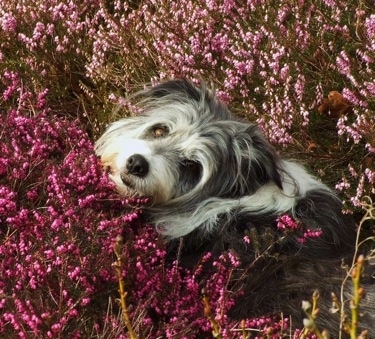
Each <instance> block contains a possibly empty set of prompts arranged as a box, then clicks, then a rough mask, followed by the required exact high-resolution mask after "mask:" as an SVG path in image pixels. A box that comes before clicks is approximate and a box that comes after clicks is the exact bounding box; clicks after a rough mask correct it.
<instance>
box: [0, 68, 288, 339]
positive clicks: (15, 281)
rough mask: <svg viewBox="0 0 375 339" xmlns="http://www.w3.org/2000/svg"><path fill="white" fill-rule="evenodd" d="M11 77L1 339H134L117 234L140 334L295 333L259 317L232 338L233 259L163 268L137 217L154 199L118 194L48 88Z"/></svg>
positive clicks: (5, 121)
mask: <svg viewBox="0 0 375 339" xmlns="http://www.w3.org/2000/svg"><path fill="white" fill-rule="evenodd" d="M9 78H10V79H11V80H12V84H11V85H9V86H8V88H7V89H6V91H7V93H9V96H8V97H7V101H9V105H8V106H9V107H10V108H9V109H8V110H7V111H5V110H4V111H2V114H1V116H0V124H1V126H2V127H1V130H0V133H1V143H0V154H1V156H0V259H1V260H0V309H1V312H0V334H1V336H4V337H16V336H17V337H20V338H29V337H39V338H40V337H43V338H48V337H50V338H57V337H60V338H67V337H69V338H81V337H84V338H86V337H92V336H93V337H95V336H97V337H103V338H105V337H108V338H113V337H117V338H121V337H124V338H125V337H127V334H126V333H127V331H126V328H125V326H124V324H123V323H122V321H121V318H120V317H119V316H118V312H119V311H118V310H119V306H118V305H117V304H116V302H115V298H116V297H117V295H118V293H117V290H116V285H117V284H116V276H115V273H114V270H113V268H112V267H111V266H112V261H113V258H114V256H113V244H114V243H115V238H116V237H117V235H119V234H120V235H121V234H122V235H123V237H124V243H125V246H124V252H123V255H124V258H125V263H124V266H123V268H122V269H123V276H124V279H125V286H126V289H127V291H128V293H129V299H128V301H129V305H130V306H129V307H130V315H131V319H132V322H133V326H134V328H135V330H136V332H137V333H138V334H139V335H141V336H143V337H146V338H156V337H159V336H164V337H167V338H176V336H178V337H180V338H191V337H195V336H199V337H206V336H207V337H210V336H211V331H212V326H213V323H214V324H217V326H219V328H220V333H221V335H222V337H223V338H227V337H236V336H237V335H238V336H241V335H242V332H244V331H245V332H248V331H250V329H252V330H257V331H260V332H259V333H262V331H263V330H264V331H268V332H269V333H271V332H270V331H272V332H273V333H279V332H280V331H282V330H284V329H286V328H287V325H288V322H287V321H283V322H282V323H279V321H278V320H273V319H268V318H264V319H263V318H262V319H258V320H246V321H244V322H243V325H242V326H243V330H242V331H240V330H238V331H237V332H233V329H235V328H236V327H239V324H238V323H237V322H233V321H232V320H230V318H228V310H229V309H230V308H231V306H233V303H234V299H233V298H234V295H233V294H232V293H230V292H229V291H228V286H229V284H230V283H229V282H230V277H231V273H232V271H233V269H234V268H235V267H237V266H238V264H239V263H238V261H237V259H236V256H235V254H232V253H224V254H223V255H222V256H221V257H220V258H219V259H218V260H214V261H213V260H211V258H210V254H209V253H208V254H207V255H206V256H205V257H204V258H202V261H201V265H200V266H199V267H198V268H197V269H195V270H194V271H189V270H186V269H182V268H180V267H179V265H178V262H177V261H176V262H166V249H165V244H164V243H163V241H161V240H158V236H157V234H156V232H155V230H154V229H153V228H152V227H150V226H147V225H141V224H140V223H139V220H138V219H139V218H138V217H139V214H140V210H139V208H138V207H136V205H137V204H138V205H139V204H142V203H146V201H144V202H143V201H142V199H141V200H140V201H139V200H138V201H129V200H127V199H123V198H121V197H119V196H118V195H116V194H115V193H114V191H113V185H112V184H111V183H110V182H109V181H108V179H107V177H106V175H105V173H103V171H102V169H101V166H100V164H99V163H98V161H97V159H96V157H95V155H94V152H93V146H92V142H91V141H90V140H89V138H88V135H87V134H86V133H85V132H84V131H82V129H81V127H80V126H79V123H78V122H77V121H70V120H69V119H67V118H66V117H62V116H59V115H56V114H52V112H51V111H50V110H49V109H47V108H46V107H47V104H46V97H45V93H46V91H42V92H41V93H39V94H34V93H33V92H32V91H29V90H28V89H27V88H26V87H22V88H21V87H17V85H16V84H17V83H18V80H19V78H18V75H17V74H15V73H14V74H12V76H9ZM13 85H14V86H15V88H14V90H13V91H11V90H10V89H11V88H12V86H13ZM37 107H40V108H37ZM42 107H43V108H42ZM131 206H133V207H131ZM202 289H204V291H205V292H204V293H205V300H206V301H207V305H206V306H205V305H204V303H203V301H202Z"/></svg>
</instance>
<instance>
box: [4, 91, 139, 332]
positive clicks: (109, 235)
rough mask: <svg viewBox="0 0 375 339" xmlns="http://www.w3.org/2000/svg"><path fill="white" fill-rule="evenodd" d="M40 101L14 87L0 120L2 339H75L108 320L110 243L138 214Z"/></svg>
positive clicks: (74, 129)
mask: <svg viewBox="0 0 375 339" xmlns="http://www.w3.org/2000/svg"><path fill="white" fill-rule="evenodd" d="M9 86H13V84H10V85H9ZM8 93H10V91H8ZM26 94H27V95H26ZM17 97H18V98H17ZM41 97H43V100H44V92H43V94H42V95H38V94H35V95H34V94H33V93H32V92H30V91H28V90H27V89H26V88H20V87H17V88H16V89H15V90H14V91H13V95H12V97H9V98H8V99H9V100H12V99H14V100H17V101H18V106H17V107H16V108H11V109H9V110H8V112H4V113H3V114H2V115H1V116H0V124H1V126H2V130H1V142H0V164H1V167H0V239H1V244H0V258H1V260H0V336H4V337H15V336H18V337H20V338H28V337H29V336H30V333H32V336H33V337H34V336H35V337H45V338H54V337H57V336H67V337H72V338H78V337H81V336H82V334H83V333H87V328H84V327H83V326H84V324H85V323H86V325H85V326H88V328H90V327H91V328H92V327H93V326H94V324H95V323H100V322H103V320H105V309H106V306H105V303H104V304H103V310H98V309H97V305H98V303H99V304H100V303H101V302H103V301H104V299H106V298H103V297H102V294H103V295H107V296H108V291H109V290H110V286H111V284H112V283H113V273H112V270H111V261H112V243H113V239H114V238H115V237H116V235H117V234H118V233H119V232H122V230H123V228H124V227H125V226H126V225H128V224H131V222H132V221H133V220H134V219H135V218H137V217H138V214H139V212H138V211H137V210H134V209H131V208H130V207H129V206H128V205H127V204H125V202H124V201H123V199H122V198H119V197H118V196H117V195H115V194H114V193H113V185H112V184H111V183H110V182H109V181H108V179H107V177H106V176H105V174H104V173H103V171H102V170H101V167H100V164H99V163H98V161H97V159H96V157H95V156H94V152H93V147H92V143H91V141H90V140H89V138H88V136H87V134H86V133H85V132H83V130H82V129H81V128H80V127H79V126H78V124H77V122H72V121H68V120H67V119H66V118H64V117H59V116H56V115H52V114H50V113H48V111H37V108H36V107H37V106H38V102H40V101H39V100H42V99H41ZM32 104H35V110H36V111H35V110H34V111H31V108H32V107H31V106H30V105H32ZM108 284H109V285H108ZM89 324H91V325H89Z"/></svg>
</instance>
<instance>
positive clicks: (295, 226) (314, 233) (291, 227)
mask: <svg viewBox="0 0 375 339" xmlns="http://www.w3.org/2000/svg"><path fill="white" fill-rule="evenodd" d="M276 222H277V224H276V227H277V229H278V230H280V231H282V232H287V233H294V234H296V235H299V237H298V239H297V240H298V242H299V243H305V242H306V241H307V240H308V239H311V238H319V237H320V236H321V235H322V230H321V229H309V228H307V229H305V228H304V227H303V224H302V223H301V222H300V221H299V220H296V219H294V218H292V217H291V216H290V215H288V214H283V215H281V216H279V217H278V218H277V219H276Z"/></svg>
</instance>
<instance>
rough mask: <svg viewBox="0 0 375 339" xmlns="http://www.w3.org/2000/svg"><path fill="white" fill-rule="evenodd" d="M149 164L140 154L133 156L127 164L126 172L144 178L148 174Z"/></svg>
mask: <svg viewBox="0 0 375 339" xmlns="http://www.w3.org/2000/svg"><path fill="white" fill-rule="evenodd" d="M148 168H149V166H148V162H147V160H146V159H145V158H144V157H143V156H142V155H140V154H133V155H132V156H131V157H129V158H128V161H127V162H126V170H127V171H128V173H129V174H133V175H136V176H137V177H144V176H145V175H146V174H147V173H148Z"/></svg>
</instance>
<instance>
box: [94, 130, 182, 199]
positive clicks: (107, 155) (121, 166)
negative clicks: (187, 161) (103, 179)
mask: <svg viewBox="0 0 375 339" xmlns="http://www.w3.org/2000/svg"><path fill="white" fill-rule="evenodd" d="M134 154H139V155H142V156H143V157H144V158H145V159H146V161H147V162H148V164H149V172H148V174H147V175H146V176H145V177H138V176H136V175H132V174H126V163H127V161H128V159H129V157H131V156H133V155H134ZM100 157H101V162H102V164H103V167H104V168H106V169H107V170H108V172H109V177H110V179H111V180H112V181H113V182H114V183H115V185H116V188H117V191H118V192H119V193H120V194H122V195H124V196H129V197H150V198H151V200H152V203H154V204H160V203H163V202H166V201H168V200H170V199H171V198H172V196H173V194H174V186H175V183H174V181H173V178H174V176H173V175H172V173H171V167H170V166H169V165H168V164H167V162H168V161H167V160H166V159H165V158H164V157H163V156H161V155H157V154H155V153H154V151H153V149H152V148H151V147H150V145H149V144H148V142H147V141H145V140H140V139H131V138H127V137H126V136H122V137H119V138H116V139H115V140H114V142H111V143H108V145H107V147H105V148H103V149H102V153H101V155H100ZM124 174H126V177H127V183H125V182H124V181H123V180H122V179H121V175H124Z"/></svg>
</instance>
